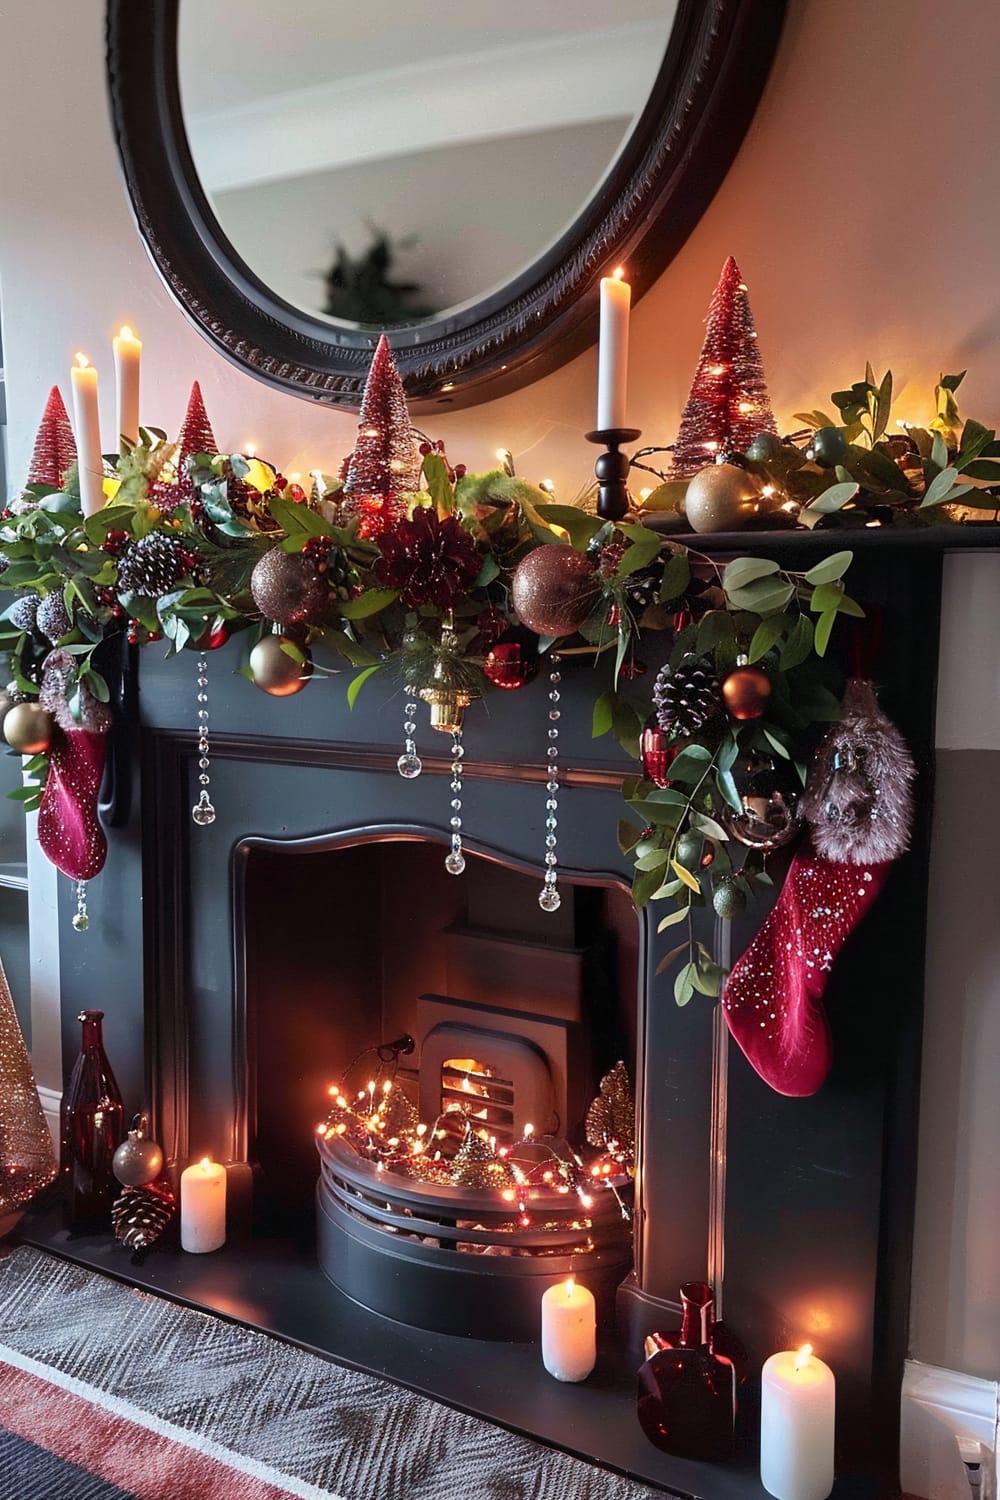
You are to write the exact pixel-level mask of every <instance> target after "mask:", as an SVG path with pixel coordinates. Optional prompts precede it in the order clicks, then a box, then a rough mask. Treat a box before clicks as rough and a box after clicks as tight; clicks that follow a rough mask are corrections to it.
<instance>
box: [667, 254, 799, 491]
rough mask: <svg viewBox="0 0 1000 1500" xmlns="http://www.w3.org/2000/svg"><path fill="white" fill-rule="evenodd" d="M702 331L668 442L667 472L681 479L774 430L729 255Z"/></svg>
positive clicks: (745, 304) (743, 296)
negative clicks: (689, 382) (670, 449)
mask: <svg viewBox="0 0 1000 1500" xmlns="http://www.w3.org/2000/svg"><path fill="white" fill-rule="evenodd" d="M706 323H707V332H706V334H705V342H704V344H703V346H702V351H701V357H700V359H699V360H698V368H697V370H696V372H695V377H694V382H693V384H692V386H691V394H690V395H689V396H688V399H687V404H686V406H685V407H684V411H683V413H682V415H681V425H680V431H679V432H678V434H677V441H676V443H675V444H674V462H673V470H672V473H673V476H674V478H677V479H686V478H687V477H688V476H689V475H691V474H697V472H698V470H699V469H703V468H704V467H705V465H706V464H710V463H713V462H714V461H715V458H716V456H717V455H718V454H720V453H725V452H726V451H727V450H735V451H736V452H739V453H742V452H743V451H744V449H745V448H746V447H747V446H748V444H749V443H750V442H751V441H752V439H753V438H755V437H756V436H757V434H758V433H759V432H777V430H778V429H777V427H776V426H775V422H774V417H773V415H772V413H771V401H770V398H769V396H768V394H767V383H766V381H765V379H764V366H763V364H762V363H761V358H760V350H759V349H758V347H757V331H756V329H755V328H754V324H753V314H752V313H751V311H750V301H749V298H748V297H747V289H746V284H745V282H744V281H743V278H742V276H741V275H740V268H739V266H738V265H737V264H736V262H735V260H734V259H733V257H732V256H730V257H729V259H728V260H727V261H726V264H725V265H724V266H723V268H722V275H721V276H720V277H719V284H718V286H717V287H716V288H715V291H714V293H713V294H712V301H711V303H710V305H709V309H708V317H707V319H706Z"/></svg>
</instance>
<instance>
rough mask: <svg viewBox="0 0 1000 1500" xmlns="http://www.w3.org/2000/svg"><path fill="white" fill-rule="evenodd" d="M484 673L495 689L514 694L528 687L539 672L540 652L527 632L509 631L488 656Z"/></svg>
mask: <svg viewBox="0 0 1000 1500" xmlns="http://www.w3.org/2000/svg"><path fill="white" fill-rule="evenodd" d="M483 671H484V672H485V673H486V676H487V677H488V678H489V680H490V682H492V684H493V686H494V687H498V688H503V689H504V690H505V691H507V692H513V691H514V689H515V688H523V687H526V686H527V685H528V683H529V682H530V681H531V679H532V678H533V677H534V675H535V673H536V672H537V671H538V650H537V646H534V645H532V643H531V642H529V641H528V640H526V638H525V632H524V631H520V630H509V631H507V632H506V634H505V635H503V636H502V637H501V638H500V640H498V641H497V643H496V645H495V646H494V647H493V648H492V650H491V651H490V652H489V653H488V654H487V657H486V660H485V662H484V663H483Z"/></svg>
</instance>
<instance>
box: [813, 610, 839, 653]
mask: <svg viewBox="0 0 1000 1500" xmlns="http://www.w3.org/2000/svg"><path fill="white" fill-rule="evenodd" d="M836 621H837V611H836V609H829V610H827V612H826V613H825V614H822V615H820V617H819V619H818V620H817V621H816V635H815V639H814V643H813V644H814V646H815V649H816V655H817V656H825V655H826V648H827V646H828V645H829V643H830V632H831V631H832V630H833V627H834V625H835V624H836Z"/></svg>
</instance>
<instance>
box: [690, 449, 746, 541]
mask: <svg viewBox="0 0 1000 1500" xmlns="http://www.w3.org/2000/svg"><path fill="white" fill-rule="evenodd" d="M762 495H763V484H762V482H761V480H760V479H758V478H757V476H756V474H751V473H749V472H748V470H746V469H741V468H739V467H737V465H736V464H710V465H709V467H708V468H707V469H702V470H700V472H699V473H697V474H696V475H695V476H694V478H693V479H692V480H691V482H690V484H689V485H688V487H687V491H686V492H685V495H684V502H683V510H684V514H685V516H686V517H687V522H688V525H689V526H690V527H691V530H692V531H698V532H711V531H737V530H738V529H739V528H740V527H741V526H745V525H746V523H747V522H748V521H749V520H751V519H752V518H753V517H754V516H755V515H756V514H757V513H758V512H759V510H760V506H761V499H762Z"/></svg>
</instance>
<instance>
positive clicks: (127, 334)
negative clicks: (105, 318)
mask: <svg viewBox="0 0 1000 1500" xmlns="http://www.w3.org/2000/svg"><path fill="white" fill-rule="evenodd" d="M118 337H119V338H120V339H134V338H135V334H134V333H133V332H132V330H131V328H130V327H129V326H128V324H127V323H123V324H122V326H121V328H120V329H119V330H118Z"/></svg>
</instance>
